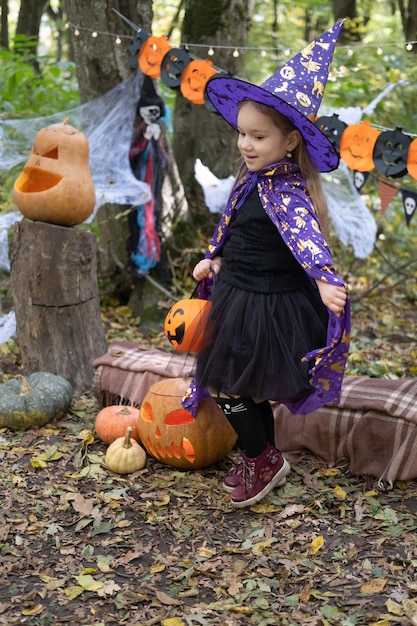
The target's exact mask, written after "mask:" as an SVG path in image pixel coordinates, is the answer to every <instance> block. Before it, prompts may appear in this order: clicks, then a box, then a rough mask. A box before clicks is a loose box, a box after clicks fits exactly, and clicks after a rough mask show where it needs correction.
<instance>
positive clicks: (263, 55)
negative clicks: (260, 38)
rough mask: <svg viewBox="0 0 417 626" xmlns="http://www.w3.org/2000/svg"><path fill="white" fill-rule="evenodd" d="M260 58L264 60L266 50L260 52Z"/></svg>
mask: <svg viewBox="0 0 417 626" xmlns="http://www.w3.org/2000/svg"><path fill="white" fill-rule="evenodd" d="M261 57H263V58H265V57H266V50H262V52H261Z"/></svg>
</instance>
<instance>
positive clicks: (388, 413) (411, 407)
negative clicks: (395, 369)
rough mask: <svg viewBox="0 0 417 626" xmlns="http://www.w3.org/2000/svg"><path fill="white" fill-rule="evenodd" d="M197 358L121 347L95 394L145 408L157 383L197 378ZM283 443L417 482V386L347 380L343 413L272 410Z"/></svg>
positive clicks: (113, 350) (105, 359)
mask: <svg viewBox="0 0 417 626" xmlns="http://www.w3.org/2000/svg"><path fill="white" fill-rule="evenodd" d="M193 364H194V360H193V358H192V357H190V356H185V355H182V354H181V355H180V354H176V353H175V354H171V353H167V352H164V351H161V350H142V349H140V348H139V347H138V346H137V344H135V343H129V342H114V343H112V344H110V345H109V348H108V351H107V353H106V354H104V355H103V356H101V357H99V358H97V359H95V360H94V362H93V366H94V368H95V370H96V373H95V377H94V390H95V393H96V396H97V398H98V401H99V403H100V405H101V406H108V405H110V404H130V405H133V406H137V407H140V405H141V403H142V401H143V398H144V397H145V395H146V393H147V392H148V390H149V388H150V387H151V385H153V383H155V382H158V381H159V380H161V379H162V378H163V377H169V378H177V377H189V376H191V375H192V372H191V370H192V367H193ZM272 406H273V411H274V415H275V430H276V439H277V443H278V445H279V447H280V448H281V450H283V451H284V452H287V453H288V452H298V451H301V450H306V449H307V450H309V451H310V452H312V453H313V454H315V455H317V456H319V457H321V458H322V459H324V460H325V461H327V462H328V463H329V464H331V465H333V464H336V463H340V462H341V461H344V462H346V464H347V466H348V469H349V471H350V472H351V473H352V474H358V475H362V474H364V475H370V476H374V477H376V478H378V479H379V481H380V484H381V485H384V484H387V483H388V484H390V483H392V482H393V481H394V480H396V479H400V480H411V479H414V478H417V379H416V380H414V379H402V380H387V379H381V378H369V377H367V376H345V377H344V379H343V384H342V395H341V400H340V404H339V405H338V406H333V405H326V406H324V407H322V408H321V409H319V410H317V411H315V412H313V413H309V414H308V415H294V414H292V413H290V411H289V410H288V409H287V408H286V407H285V406H283V405H278V404H275V403H273V404H272Z"/></svg>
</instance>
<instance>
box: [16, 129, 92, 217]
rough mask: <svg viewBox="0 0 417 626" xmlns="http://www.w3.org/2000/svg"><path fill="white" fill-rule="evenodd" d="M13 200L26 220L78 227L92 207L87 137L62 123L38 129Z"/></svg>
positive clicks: (17, 181)
mask: <svg viewBox="0 0 417 626" xmlns="http://www.w3.org/2000/svg"><path fill="white" fill-rule="evenodd" d="M13 197H14V201H15V203H16V206H17V208H18V209H19V210H20V211H21V213H23V215H24V216H25V217H27V218H28V219H30V220H33V221H38V222H49V223H50V224H57V225H59V226H75V225H77V224H82V222H84V221H85V220H86V219H87V217H89V215H91V213H92V211H93V209H94V206H95V203H96V195H95V190H94V183H93V180H92V178H91V174H90V167H89V144H88V139H87V137H86V136H85V135H84V134H83V133H81V132H80V131H79V130H77V129H76V128H73V127H72V126H70V125H69V124H68V123H66V122H64V123H62V124H52V125H51V126H48V127H47V128H43V129H41V130H40V131H39V132H38V134H37V135H36V137H35V141H34V144H33V148H32V153H31V155H30V157H29V159H28V161H27V163H26V165H25V166H24V168H23V171H22V173H21V174H20V176H19V177H18V178H17V180H16V181H15V184H14V189H13Z"/></svg>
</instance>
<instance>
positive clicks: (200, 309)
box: [164, 298, 211, 352]
mask: <svg viewBox="0 0 417 626" xmlns="http://www.w3.org/2000/svg"><path fill="white" fill-rule="evenodd" d="M210 311H211V302H210V301H209V300H200V299H196V298H195V299H193V298H189V299H188V300H187V299H186V300H179V301H178V302H177V303H176V304H174V305H173V306H172V307H171V308H170V310H169V311H168V314H167V316H166V318H165V322H164V332H165V336H166V338H167V339H168V341H169V343H170V344H171V345H172V347H173V348H175V350H177V351H178V352H200V351H201V350H202V349H203V347H204V340H205V337H206V333H207V331H208V325H209V317H210Z"/></svg>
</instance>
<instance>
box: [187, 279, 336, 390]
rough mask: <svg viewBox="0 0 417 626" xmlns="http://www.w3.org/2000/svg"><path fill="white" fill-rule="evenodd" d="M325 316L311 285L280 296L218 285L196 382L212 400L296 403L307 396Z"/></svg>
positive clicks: (324, 330)
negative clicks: (308, 359)
mask: <svg viewBox="0 0 417 626" xmlns="http://www.w3.org/2000/svg"><path fill="white" fill-rule="evenodd" d="M327 323H328V312H327V309H326V307H325V306H324V305H323V303H322V301H321V299H320V295H319V293H318V290H317V289H316V288H315V287H314V286H313V285H311V286H310V284H307V286H306V287H303V288H302V289H297V290H294V291H285V292H282V293H255V292H252V291H246V290H243V289H239V288H237V287H233V286H232V285H229V284H228V283H226V282H224V281H222V280H221V278H220V277H219V279H218V280H217V283H216V288H215V290H214V294H213V304H212V311H211V324H210V327H209V330H208V333H207V338H206V344H205V348H204V350H203V351H202V352H200V354H199V355H198V356H197V362H196V372H195V378H196V381H197V383H198V384H199V385H200V386H201V387H205V388H206V389H208V390H209V391H210V392H211V393H212V394H214V395H216V394H220V393H222V394H226V395H231V396H244V397H252V398H259V399H263V400H276V401H278V402H282V401H285V400H296V399H299V398H302V397H304V396H306V395H308V394H310V393H312V391H313V388H312V386H311V385H310V383H309V369H311V367H312V363H311V362H303V361H302V358H303V356H304V355H305V354H306V353H307V352H310V351H311V350H314V349H316V348H320V347H323V346H325V345H326V337H327Z"/></svg>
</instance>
